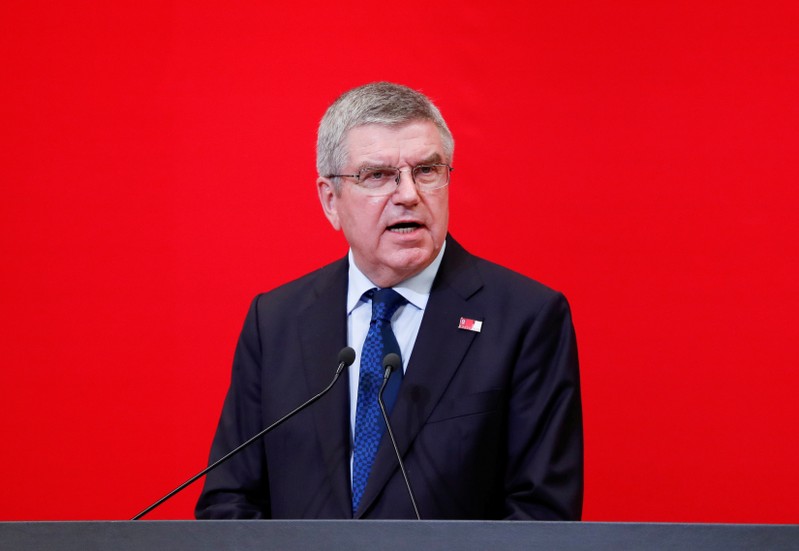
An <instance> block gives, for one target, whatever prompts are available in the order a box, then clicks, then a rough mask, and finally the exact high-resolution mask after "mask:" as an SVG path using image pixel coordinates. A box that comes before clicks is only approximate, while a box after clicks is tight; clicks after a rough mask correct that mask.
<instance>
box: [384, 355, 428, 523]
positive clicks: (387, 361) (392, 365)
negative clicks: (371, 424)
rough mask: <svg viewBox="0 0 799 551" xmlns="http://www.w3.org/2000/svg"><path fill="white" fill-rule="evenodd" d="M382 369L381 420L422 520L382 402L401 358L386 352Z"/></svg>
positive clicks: (415, 508) (400, 362) (419, 518)
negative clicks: (384, 392) (392, 373)
mask: <svg viewBox="0 0 799 551" xmlns="http://www.w3.org/2000/svg"><path fill="white" fill-rule="evenodd" d="M383 369H384V370H385V371H384V372H383V384H382V385H380V392H379V393H378V394H377V403H378V405H379V406H380V413H382V414H383V421H385V423H386V431H387V432H388V436H389V438H391V446H392V447H393V448H394V453H395V454H396V456H397V462H399V467H400V471H402V478H403V479H404V480H405V487H406V488H407V489H408V495H409V496H410V498H411V505H413V512H414V513H416V520H422V517H420V516H419V508H418V507H416V498H415V497H413V490H411V483H410V481H409V480H408V473H406V472H405V465H404V464H403V463H402V456H401V455H400V452H399V448H398V447H397V441H396V440H395V439H394V431H393V430H391V423H390V422H389V420H388V413H386V405H385V404H384V403H383V391H384V390H385V389H386V385H387V384H388V379H389V378H390V377H391V372H392V371H394V370H395V369H402V360H401V359H400V357H399V356H398V355H397V354H394V353H393V352H391V353H390V354H386V356H385V357H384V358H383Z"/></svg>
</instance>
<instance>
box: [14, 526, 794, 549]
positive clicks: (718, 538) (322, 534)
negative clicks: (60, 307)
mask: <svg viewBox="0 0 799 551" xmlns="http://www.w3.org/2000/svg"><path fill="white" fill-rule="evenodd" d="M0 549H2V550H3V551H23V550H24V551H51V550H52V551H55V550H58V551H73V550H74V551H95V550H96V551H105V550H108V551H145V550H146V551H153V550H174V551H184V550H185V551H190V550H191V551H206V550H208V551H210V550H215V551H216V550H237V551H248V550H262V551H273V550H274V551H278V550H279V551H294V550H297V551H300V550H302V551H312V550H339V549H340V550H342V551H367V550H368V551H375V550H380V551H428V550H429V551H439V550H440V551H445V550H446V551H454V550H465V551H470V550H474V551H494V550H496V551H516V550H518V551H522V550H525V551H539V550H541V551H544V550H546V551H583V550H585V551H588V550H590V551H604V550H608V551H609V550H614V551H616V550H619V549H641V550H647V551H661V550H663V551H665V550H670V551H671V550H674V551H677V550H680V551H685V550H694V549H696V550H718V551H722V550H724V551H735V550H744V549H746V550H757V551H767V550H780V551H782V550H786V551H787V550H792V551H795V550H799V526H796V525H752V524H649V523H603V522H468V521H401V520H398V521H325V520H317V521H278V520H254V521H252V520H251V521H137V522H132V521H124V522H121V521H120V522H116V521H110V522H2V523H0Z"/></svg>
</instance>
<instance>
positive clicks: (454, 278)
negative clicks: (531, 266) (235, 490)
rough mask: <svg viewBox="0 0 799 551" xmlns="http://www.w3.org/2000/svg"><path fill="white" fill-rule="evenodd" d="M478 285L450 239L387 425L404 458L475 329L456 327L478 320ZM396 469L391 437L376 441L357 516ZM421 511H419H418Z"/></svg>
mask: <svg viewBox="0 0 799 551" xmlns="http://www.w3.org/2000/svg"><path fill="white" fill-rule="evenodd" d="M480 287H482V280H481V278H480V276H479V274H478V273H477V270H476V269H475V267H474V263H473V260H472V257H471V255H469V253H467V252H466V251H465V250H463V248H461V247H460V245H458V243H457V242H455V241H454V240H453V239H452V238H449V239H448V241H447V250H446V252H445V253H444V259H443V261H442V263H441V266H440V268H439V271H438V274H437V275H436V280H435V282H434V283H433V288H432V290H431V292H430V299H429V301H428V303H427V307H426V308H425V313H424V317H423V319H422V325H421V327H420V329H419V335H418V337H417V339H416V343H415V344H414V348H413V353H412V354H411V358H410V361H409V363H408V369H407V372H406V375H405V378H404V380H403V382H402V386H401V387H400V393H399V396H398V398H397V403H396V405H395V407H394V411H393V412H392V414H391V426H392V428H393V430H394V436H395V437H396V440H397V446H398V447H399V450H400V454H401V455H402V456H403V457H404V456H405V454H406V452H407V451H408V449H409V448H410V447H411V444H412V443H413V440H414V439H415V438H416V435H417V434H418V433H419V431H420V430H421V429H422V427H423V425H424V423H425V422H426V420H427V418H428V417H429V416H430V413H431V412H432V411H433V408H434V407H435V406H436V404H438V402H439V401H440V400H441V397H442V395H443V394H444V392H445V390H446V388H447V386H448V385H449V382H450V380H451V379H452V377H453V376H454V375H455V372H456V371H457V369H458V366H459V365H460V364H461V362H462V360H463V357H464V356H465V355H466V352H467V350H468V349H469V346H470V344H471V343H472V340H474V337H475V333H473V332H471V331H464V330H461V329H458V321H459V319H460V317H461V316H463V317H467V318H472V319H483V317H484V316H483V312H482V311H481V310H476V309H475V308H476V306H474V305H470V303H469V298H470V297H471V296H472V295H474V293H476V292H477V291H478V290H479V289H480ZM398 468H399V466H398V464H397V459H396V456H395V454H394V450H393V449H392V446H391V441H390V440H389V438H388V435H386V436H385V437H384V438H383V439H382V440H381V442H380V446H379V448H378V450H377V456H376V457H375V462H374V464H373V465H372V472H371V473H370V475H369V481H368V483H367V486H366V490H365V491H364V495H363V497H362V499H361V504H360V508H359V509H358V511H357V512H356V515H355V517H356V518H359V517H361V516H362V515H363V514H364V513H365V512H366V511H367V510H368V508H369V507H370V506H371V504H372V503H373V502H374V500H375V499H376V498H377V497H378V496H379V495H380V493H381V492H382V490H383V488H384V487H385V485H386V483H387V482H388V480H389V478H390V477H391V475H392V473H393V472H394V471H395V470H397V469H398ZM422 513H423V512H422Z"/></svg>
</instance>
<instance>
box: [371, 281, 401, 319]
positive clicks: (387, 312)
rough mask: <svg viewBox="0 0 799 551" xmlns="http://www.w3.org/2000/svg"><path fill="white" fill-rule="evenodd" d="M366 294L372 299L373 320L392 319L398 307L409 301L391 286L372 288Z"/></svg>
mask: <svg viewBox="0 0 799 551" xmlns="http://www.w3.org/2000/svg"><path fill="white" fill-rule="evenodd" d="M366 295H367V296H369V297H370V298H371V299H372V320H382V321H390V320H391V316H393V315H394V312H396V311H397V308H399V307H400V306H402V305H403V304H405V302H407V301H406V300H405V299H404V298H403V297H402V295H401V294H399V293H398V292H397V291H395V290H394V289H391V288H387V289H371V290H369V291H367V292H366Z"/></svg>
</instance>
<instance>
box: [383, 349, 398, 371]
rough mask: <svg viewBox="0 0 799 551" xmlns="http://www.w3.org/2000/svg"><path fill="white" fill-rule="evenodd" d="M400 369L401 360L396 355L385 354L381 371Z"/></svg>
mask: <svg viewBox="0 0 799 551" xmlns="http://www.w3.org/2000/svg"><path fill="white" fill-rule="evenodd" d="M401 367H402V360H401V359H400V357H399V355H398V354H394V353H393V352H391V353H390V354H386V355H385V357H384V358H383V369H391V371H394V370H395V369H400V368H401Z"/></svg>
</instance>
